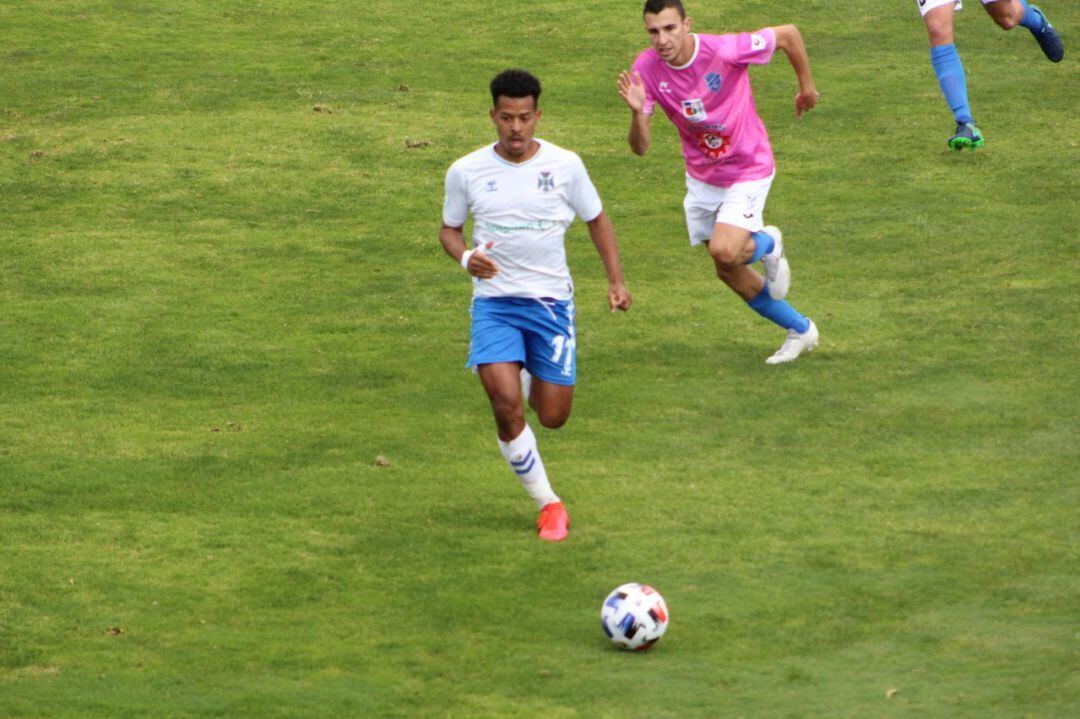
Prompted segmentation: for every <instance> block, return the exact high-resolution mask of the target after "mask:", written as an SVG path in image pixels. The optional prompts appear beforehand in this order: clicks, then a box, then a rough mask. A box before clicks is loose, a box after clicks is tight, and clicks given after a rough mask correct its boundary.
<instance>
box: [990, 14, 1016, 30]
mask: <svg viewBox="0 0 1080 719" xmlns="http://www.w3.org/2000/svg"><path fill="white" fill-rule="evenodd" d="M993 18H994V22H996V23H997V24H998V26H999V27H1000V28H1001V29H1002V30H1012V29H1013V28H1014V27H1016V26H1017V25H1019V24H1020V20H1019V18H1016V17H1013V16H1012V15H994V16H993Z"/></svg>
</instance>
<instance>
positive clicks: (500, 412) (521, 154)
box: [439, 70, 631, 541]
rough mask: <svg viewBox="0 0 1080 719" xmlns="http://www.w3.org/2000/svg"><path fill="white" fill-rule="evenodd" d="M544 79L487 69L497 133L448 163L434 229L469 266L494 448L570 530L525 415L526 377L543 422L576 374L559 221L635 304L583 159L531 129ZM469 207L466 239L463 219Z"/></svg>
mask: <svg viewBox="0 0 1080 719" xmlns="http://www.w3.org/2000/svg"><path fill="white" fill-rule="evenodd" d="M539 99H540V81H539V80H537V79H536V78H535V77H533V76H532V75H530V74H529V73H527V72H525V71H523V70H507V71H505V72H502V73H500V74H499V75H497V76H496V77H495V79H494V80H492V81H491V101H492V105H493V107H492V109H491V113H490V114H491V120H492V122H494V123H495V130H496V132H497V134H498V141H497V142H495V143H494V144H493V145H485V146H484V147H481V148H480V149H479V150H476V151H475V152H472V153H470V154H468V155H465V156H464V157H462V158H460V159H459V160H457V161H456V162H455V163H454V164H453V165H451V166H450V170H449V171H448V172H447V173H446V197H445V201H444V203H443V220H442V229H441V230H440V231H439V241H440V242H442V246H443V248H444V249H445V250H446V252H447V254H449V255H450V256H451V257H452V258H454V260H455V261H457V262H458V263H460V264H461V266H462V267H464V268H465V270H466V271H467V272H468V273H469V274H470V275H472V276H473V300H472V308H471V314H472V337H471V341H470V344H469V360H468V366H470V367H473V368H475V370H476V372H477V374H479V376H480V382H481V383H482V384H483V386H484V390H485V391H486V392H487V395H488V398H489V399H490V400H491V409H492V411H493V412H494V414H495V426H496V428H497V432H498V440H499V450H500V451H501V452H502V455H503V457H504V458H505V459H506V461H507V463H508V464H509V465H510V469H511V470H513V472H514V474H516V475H517V476H518V478H519V479H520V480H521V483H522V485H523V486H524V487H525V490H526V491H527V492H528V493H529V495H530V496H531V497H532V498H533V499H534V500H536V503H537V506H539V507H540V517H539V519H538V520H537V529H538V531H539V534H540V538H541V539H545V540H549V541H560V540H562V539H565V538H566V535H567V528H568V526H569V524H570V518H569V516H568V515H567V512H566V508H565V507H564V506H563V503H562V501H561V500H560V499H559V497H558V495H556V494H555V492H554V490H553V489H552V488H551V483H550V482H549V480H548V476H547V472H546V471H545V470H544V463H543V462H542V461H541V459H540V450H539V449H538V448H537V446H536V437H535V435H534V434H533V431H532V430H531V429H530V428H529V425H528V424H527V423H526V422H525V412H524V407H523V405H522V384H523V380H524V383H525V384H526V385H527V387H528V389H526V390H525V393H526V394H527V395H528V402H529V404H530V405H531V406H532V408H533V409H534V410H535V411H536V415H537V417H538V419H539V420H540V424H542V425H543V426H545V427H548V428H551V429H555V428H558V427H561V426H562V425H563V424H564V423H565V422H566V420H567V419H568V418H569V417H570V406H571V402H572V400H573V397H574V383H575V381H576V375H577V338H576V337H577V336H576V333H575V329H574V285H573V282H572V281H571V279H570V270H569V268H568V267H567V265H566V246H565V238H564V235H565V233H566V229H567V228H568V227H569V226H570V224H571V223H572V222H573V221H574V217H575V216H578V217H581V218H582V219H583V220H584V221H585V222H586V224H587V225H588V228H589V236H590V238H591V239H592V241H593V244H594V245H595V246H596V250H597V252H599V254H600V259H601V261H602V262H603V264H604V268H605V269H606V270H607V276H608V291H607V300H608V305H609V306H610V307H611V311H612V312H614V311H615V310H624V311H625V310H628V309H630V303H631V298H630V293H629V292H628V291H627V289H626V286H625V285H624V284H623V276H622V267H621V263H620V262H619V249H618V244H617V242H616V239H615V230H614V227H613V226H612V224H611V220H609V219H608V216H607V214H606V213H605V212H604V208H603V206H602V205H601V203H600V196H599V195H598V194H597V192H596V188H595V187H594V186H593V184H592V181H591V180H590V179H589V174H588V172H586V170H585V165H584V164H582V162H581V159H580V158H579V157H578V156H577V155H576V154H574V153H573V152H570V151H569V150H564V149H563V148H561V147H558V146H557V145H553V144H552V143H550V142H546V141H544V140H541V139H539V138H536V137H534V136H533V135H534V133H535V131H536V124H537V122H538V121H539V120H540V109H539V108H538V107H537V102H538V101H539ZM469 214H472V216H473V236H472V247H471V249H468V248H466V245H465V238H464V234H463V231H462V228H463V227H464V225H465V220H466V219H467V218H468V216H469Z"/></svg>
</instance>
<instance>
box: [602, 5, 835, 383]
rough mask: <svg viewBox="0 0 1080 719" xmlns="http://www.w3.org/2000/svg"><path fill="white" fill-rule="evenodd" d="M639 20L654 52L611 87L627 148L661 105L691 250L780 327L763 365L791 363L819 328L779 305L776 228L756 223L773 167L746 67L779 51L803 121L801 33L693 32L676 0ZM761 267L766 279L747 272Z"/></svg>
mask: <svg viewBox="0 0 1080 719" xmlns="http://www.w3.org/2000/svg"><path fill="white" fill-rule="evenodd" d="M643 18H644V21H645V32H646V33H647V34H648V36H649V41H650V43H651V45H652V47H650V48H649V49H648V50H645V51H644V52H642V53H641V54H640V55H638V57H637V60H635V61H634V66H633V68H632V72H623V73H622V74H621V75H620V76H619V82H618V87H619V94H620V95H622V98H623V100H624V101H625V102H626V104H627V106H628V107H629V108H630V134H629V137H628V138H627V139H628V141H629V143H630V149H631V150H632V151H633V152H634V153H635V154H637V155H644V154H645V153H646V152H647V151H648V149H649V145H650V144H651V142H652V135H651V132H650V129H649V121H650V119H651V118H652V115H653V111H654V109H655V107H656V106H657V105H659V106H660V108H661V109H662V110H663V111H664V113H665V114H666V115H667V116H668V118H669V119H670V120H671V122H672V123H674V125H675V127H676V128H677V129H678V131H679V137H680V139H681V140H682V146H683V157H684V158H685V160H686V199H685V200H684V201H683V207H684V209H685V211H686V224H687V227H688V228H689V230H690V244H691V245H700V244H705V245H707V246H708V249H709V254H710V255H711V256H712V260H713V263H714V264H715V265H716V274H717V276H718V277H719V278H720V279H721V280H722V281H723V282H724V283H725V284H726V285H727V286H728V287H730V288H731V289H732V290H733V291H734V292H735V293H736V294H737V295H739V296H740V297H741V298H742V299H743V300H745V301H746V302H747V303H748V304H749V305H750V308H751V309H752V310H754V311H755V312H757V313H758V314H759V315H761V316H762V317H764V318H766V319H768V320H770V321H772V322H774V323H776V324H777V325H779V326H780V327H782V328H784V329H785V330H787V339H786V340H785V341H784V343H783V345H782V346H781V347H780V349H779V350H777V351H776V352H775V353H773V354H772V355H771V356H770V357H769V358H768V359H766V360H765V361H766V362H767V363H768V364H780V363H782V362H790V361H792V360H794V359H796V358H797V357H798V356H799V355H800V354H802V353H803V352H809V351H810V350H812V349H814V347H816V346H817V344H818V328H817V326H816V325H815V324H814V323H813V321H811V320H810V319H808V318H807V317H804V316H803V315H802V314H800V313H799V312H798V311H797V310H796V309H795V308H794V307H792V306H791V305H790V304H788V303H787V302H785V301H784V299H783V298H784V297H785V296H786V295H787V292H788V286H789V283H790V280H791V272H790V268H789V267H788V261H787V258H786V257H785V256H784V245H783V240H782V238H781V234H780V230H778V229H777V228H776V227H772V226H769V227H765V226H764V224H763V213H764V211H765V199H766V198H767V197H768V194H769V188H770V187H771V186H772V181H773V177H774V176H775V173H776V163H775V162H774V160H773V152H772V147H771V145H770V144H769V136H768V134H767V133H766V132H765V125H764V124H763V123H762V121H761V118H760V117H758V114H757V109H756V107H755V106H754V96H753V92H752V91H751V89H750V76H749V73H748V69H749V66H750V65H761V64H765V63H768V62H769V61H770V60H771V59H772V56H773V53H774V52H775V51H776V50H777V49H781V50H783V51H784V52H785V53H786V54H787V57H788V60H789V61H790V62H791V66H792V68H793V69H794V70H795V76H796V78H797V79H798V82H799V91H798V93H797V94H796V95H795V114H796V115H797V116H799V117H801V116H802V114H803V113H804V112H806V111H807V110H810V109H812V108H813V107H814V106H815V105H816V104H817V101H818V97H819V95H818V91H817V88H816V87H815V85H814V79H813V77H812V75H811V73H810V61H809V58H808V57H807V55H806V46H805V45H804V44H803V40H802V35H801V34H800V33H799V30H798V28H796V27H795V26H794V25H781V26H779V27H768V28H764V29H762V30H758V31H756V32H752V33H751V32H744V33H739V34H735V35H705V34H703V33H691V32H690V18H688V17H687V16H686V11H685V10H684V8H683V5H682V3H681V2H679V0H648V2H646V3H645V8H644V11H643ZM758 260H761V263H762V266H763V268H764V270H765V276H764V277H762V275H761V274H760V273H758V272H757V271H755V270H754V269H753V268H751V267H750V265H752V264H754V263H755V262H757V261H758Z"/></svg>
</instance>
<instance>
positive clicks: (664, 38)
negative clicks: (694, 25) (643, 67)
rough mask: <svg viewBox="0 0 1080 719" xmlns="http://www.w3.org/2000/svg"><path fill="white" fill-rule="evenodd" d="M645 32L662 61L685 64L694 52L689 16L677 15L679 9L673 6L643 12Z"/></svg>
mask: <svg viewBox="0 0 1080 719" xmlns="http://www.w3.org/2000/svg"><path fill="white" fill-rule="evenodd" d="M645 32H647V33H648V34H649V42H651V43H652V46H653V48H655V49H656V52H658V53H660V57H661V58H662V59H663V60H664V62H668V63H670V64H672V65H685V64H686V63H688V62H690V56H691V55H692V54H693V52H694V41H693V40H692V39H691V38H690V18H688V17H685V18H684V17H679V11H678V10H676V9H675V8H673V7H669V8H664V9H663V10H661V11H660V12H658V13H645Z"/></svg>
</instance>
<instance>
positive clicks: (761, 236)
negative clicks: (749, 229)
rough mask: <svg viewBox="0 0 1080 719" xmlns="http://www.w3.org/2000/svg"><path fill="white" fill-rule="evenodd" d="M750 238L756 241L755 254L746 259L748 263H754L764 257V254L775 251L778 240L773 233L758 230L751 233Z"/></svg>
mask: <svg viewBox="0 0 1080 719" xmlns="http://www.w3.org/2000/svg"><path fill="white" fill-rule="evenodd" d="M750 239H752V240H753V241H754V254H753V255H751V256H750V259H749V260H747V261H746V264H748V265H752V264H754V263H755V262H757V261H758V260H760V259H761V258H762V256H764V255H767V254H769V253H770V252H772V251H773V247H775V246H776V240H774V239H773V238H772V236H771V235H769V234H767V233H765V232H762V231H761V230H758V231H757V232H753V233H751V234H750Z"/></svg>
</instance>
